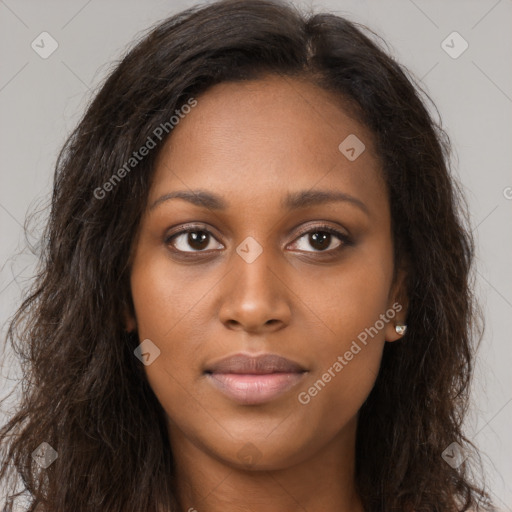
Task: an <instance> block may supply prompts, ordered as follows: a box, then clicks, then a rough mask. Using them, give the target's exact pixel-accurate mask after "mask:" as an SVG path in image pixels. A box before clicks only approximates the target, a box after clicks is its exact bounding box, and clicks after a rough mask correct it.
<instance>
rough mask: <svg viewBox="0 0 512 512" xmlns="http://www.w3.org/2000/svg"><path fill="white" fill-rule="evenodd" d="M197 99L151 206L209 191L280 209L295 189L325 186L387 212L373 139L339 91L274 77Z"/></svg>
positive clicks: (162, 168)
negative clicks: (180, 194) (182, 193)
mask: <svg viewBox="0 0 512 512" xmlns="http://www.w3.org/2000/svg"><path fill="white" fill-rule="evenodd" d="M196 99H197V106H196V107H194V108H193V109H191V111H190V113H188V114H187V115H185V116H184V118H183V119H181V120H180V122H179V124H178V125H177V126H176V127H175V128H174V130H173V131H172V133H171V136H170V137H169V138H168V139H167V141H166V143H165V145H164V146H163V148H162V150H161V152H160V154H159V158H158V160H157V167H156V170H155V176H154V180H153V184H152V188H151V191H150V197H149V202H151V201H152V200H155V199H156V197H157V196H158V195H160V194H164V193H168V192H171V191H172V190H174V189H178V188H179V189H184V188H189V189H198V188H201V189H208V190H214V191H215V192H216V193H218V194H220V195H223V196H225V197H227V198H231V199H232V201H231V203H233V204H236V203H238V204H239V205H241V206H243V205H246V206H247V205H248V204H251V203H256V202H259V203H261V201H262V200H264V201H265V202H266V204H267V205H270V203H273V204H274V203H275V204H276V206H277V205H278V204H280V201H281V198H282V196H283V195H284V193H286V192H288V191H293V190H296V189H297V190H298V189H301V190H303V189H311V188H322V189H336V190H340V191H343V192H345V193H348V194H352V195H356V196H358V197H360V198H361V200H363V201H366V202H369V203H371V205H373V206H374V207H375V209H377V210H378V209H379V208H380V209H382V208H386V203H387V195H386V193H385V185H384V181H383V179H382V173H381V168H380V161H379V158H378V156H377V154H376V153H375V149H374V142H373V135H372V133H371V132H370V131H369V130H368V129H367V128H366V127H365V126H364V125H362V124H361V123H359V122H358V121H357V120H355V119H354V118H353V117H351V116H350V115H349V114H348V112H347V111H346V109H344V108H343V106H342V105H343V103H342V101H341V99H340V98H338V97H336V96H334V95H333V94H332V93H329V92H327V91H325V90H323V89H321V88H319V87H317V86H315V85H313V84H311V83H309V82H307V81H304V80H299V79H295V78H290V77H286V78H285V77H280V76H269V77H266V78H264V79H259V80H253V81H248V82H227V83H221V84H218V85H216V86H214V87H212V88H210V89H208V90H207V91H206V92H205V93H203V94H202V95H200V96H199V97H197V98H196ZM363 144H364V146H363ZM340 145H341V149H340ZM363 147H364V150H363V151H362V152H361V150H362V148H363ZM352 148H354V151H351V150H352ZM347 149H349V153H346V150H347ZM344 151H345V152H344ZM359 152H361V153H360V154H359ZM354 154H355V156H356V158H355V159H353V156H354ZM358 154H359V156H357V155H358ZM347 156H348V157H351V158H348V157H347ZM316 186H318V187H316ZM274 200H275V201H274Z"/></svg>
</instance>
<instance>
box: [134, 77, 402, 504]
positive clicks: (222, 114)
mask: <svg viewBox="0 0 512 512" xmlns="http://www.w3.org/2000/svg"><path fill="white" fill-rule="evenodd" d="M197 100H198V104H197V106H196V107H195V108H193V109H192V111H191V112H190V113H189V114H188V115H187V116H186V117H185V118H184V119H183V120H182V121H181V122H180V123H179V125H178V126H176V127H175V128H174V130H173V133H172V136H171V137H170V138H169V139H168V140H167V142H166V144H165V145H164V146H163V148H162V151H161V152H160V154H159V158H158V162H157V167H156V171H155V176H154V181H153V182H152V186H151V190H150V193H149V197H148V208H147V210H146V213H145V214H144V216H143V218H142V220H141V224H140V229H139V231H138V233H137V236H136V238H135V240H134V245H133V252H132V264H131V291H132V296H133V302H134V306H135V317H131V316H129V315H128V316H127V329H128V330H132V329H137V330H138V334H139V338H140V340H141V341H142V340H144V339H146V338H149V339H151V340H152V341H153V343H154V344H155V345H157V346H158V348H159V349H160V351H161V354H160V356H159V357H158V358H156V359H155V360H154V362H153V363H151V364H150V365H148V366H145V371H146V374H147V377H148V380H149V383H150V385H151V387H152V389H153V390H154V392H155V394H156V396H157V398H158V400H159V401H160V403H161V404H162V406H163V408H164V410H165V412H166V414H167V417H168V425H169V439H170V444H171V448H172V451H173V454H174V457H175V460H176V467H177V489H178V493H179V498H180V501H181V506H182V509H183V510H187V511H188V510H190V512H192V510H197V511H198V512H201V511H206V510H207V511H208V512H217V511H219V512H220V511H223V512H226V511H240V510H247V511H252V512H278V511H279V512H283V511H289V512H292V511H299V510H300V511H304V510H308V511H309V512H320V511H322V512H334V511H336V512H340V511H347V512H348V511H351V512H359V511H362V510H363V508H362V506H361V501H360V497H359V496H358V495H357V493H356V491H355V487H354V464H355V436H356V427H357V414H358V411H359V409H360V407H361V405H362V404H363V402H364V400H365V399H366V397H367V396H368V394H369V393H370V391H371V389H372V387H373V385H374V382H375V378H376V375H377V372H378V369H379V365H380V361H381V356H382V350H383V347H384V343H385V342H386V341H388V342H392V341H394V340H396V339H398V338H399V336H398V335H397V333H396V332H395V329H394V326H395V324H396V323H403V321H404V319H405V316H406V308H405V301H404V300H403V290H402V286H401V283H402V282H403V277H404V276H403V273H402V272H401V271H400V272H398V273H397V276H398V277H397V279H395V280H394V279H393V271H394V261H393V243H392V236H391V221H390V209H389V202H388V197H387V192H386V187H385V184H384V181H383V178H382V174H381V169H380V163H379V159H378V156H377V154H376V153H375V150H374V142H373V137H372V134H371V133H370V132H369V131H368V130H367V129H366V128H365V127H364V126H363V125H361V124H360V123H358V122H357V121H355V120H354V119H353V118H351V117H349V115H348V114H347V111H346V109H344V108H342V104H341V102H340V101H339V99H337V98H336V97H334V96H333V95H331V93H328V92H326V91H324V90H322V89H319V88H318V87H316V86H315V85H312V84H311V83H309V82H307V81H304V80H300V79H296V78H294V79H292V78H286V79H285V78H282V77H277V76H267V77H265V78H262V79H259V80H254V81H250V82H244V83H222V84H219V85H216V86H214V87H213V88H211V89H209V90H208V91H206V92H205V93H204V94H203V95H201V96H199V97H198V98H197ZM349 134H356V135H357V137H358V138H359V139H360V140H362V141H363V142H364V144H365V146H366V150H365V151H364V152H363V153H362V154H361V155H360V156H359V157H358V158H357V159H356V160H355V161H349V160H348V159H347V158H346V157H345V156H344V155H343V154H342V153H341V152H340V150H339V149H338V146H339V144H340V143H341V142H342V141H343V140H344V139H345V138H346V137H347V136H348V135H349ZM199 189H201V190H204V191H208V192H210V193H214V194H216V195H218V196H220V197H221V198H222V199H223V200H224V201H225V202H226V203H227V207H226V209H225V210H214V209H213V208H211V207H205V206H204V205H203V206H201V205H194V204H192V203H191V202H189V201H186V200H184V199H177V198H174V199H168V200H163V201H161V202H159V204H157V205H156V206H154V207H153V208H151V205H153V203H154V202H155V201H157V200H158V199H159V198H161V197H162V196H164V195H165V194H168V193H170V192H173V191H177V190H185V191H191V190H194V191H196V190H199ZM310 189H315V190H328V191H337V192H342V193H344V194H349V195H350V196H353V197H354V198H356V199H357V200H358V201H360V202H362V203H363V204H364V207H363V208H361V207H359V206H357V205H356V204H355V203H353V202H350V201H338V202H332V201H331V202H322V203H319V204H315V205H309V206H307V207H303V208H295V209H291V210H288V209H286V208H284V207H283V206H282V205H281V201H282V200H283V198H284V197H285V196H286V195H287V194H288V193H293V192H298V191H303V190H310ZM364 210H366V211H364ZM187 223H200V224H201V225H200V226H199V227H198V228H197V227H196V228H194V227H193V228H192V229H191V231H194V229H195V231H196V232H197V231H202V230H203V231H204V229H208V230H209V231H210V232H211V234H212V235H211V237H209V238H207V240H206V242H205V243H204V245H203V247H205V248H204V249H201V248H200V247H199V249H198V246H197V245H190V243H187V240H188V242H190V238H188V237H187V234H184V235H181V236H180V235H178V238H174V239H172V240H171V241H169V238H168V237H169V235H172V234H174V233H176V232H177V231H179V230H180V229H183V227H184V225H185V224H187ZM323 224H327V225H328V226H330V227H332V228H334V229H336V230H338V231H340V232H341V233H342V234H346V235H348V236H349V237H350V239H351V240H352V244H349V245H345V244H344V242H343V241H340V240H339V239H338V238H337V237H336V236H335V235H332V236H331V237H330V239H329V238H328V240H327V242H326V245H325V247H326V248H325V249H324V250H323V252H322V250H321V249H322V246H320V248H319V245H318V243H317V244H315V243H314V241H313V242H311V238H310V237H309V235H308V234H307V233H306V234H302V233H301V232H300V230H301V229H303V228H304V229H305V230H307V232H309V233H310V234H312V233H315V232H317V233H318V232H319V231H320V232H322V229H319V228H320V227H321V226H322V225H323ZM309 228H311V229H309ZM315 228H317V229H316V231H315ZM249 236H250V237H253V238H254V239H255V240H256V241H257V242H258V244H259V245H260V246H261V248H262V250H263V252H262V253H261V254H260V255H259V256H258V257H257V258H256V260H255V261H253V262H252V263H248V262H247V261H245V260H244V259H243V258H242V257H240V256H239V254H238V253H237V252H236V248H237V247H238V246H239V245H240V244H241V243H242V241H244V240H245V239H246V238H247V237H249ZM192 244H193V241H192ZM336 247H338V248H339V250H336ZM173 249H174V250H173ZM179 250H181V251H188V252H186V254H187V255H190V256H191V257H190V258H188V259H185V258H184V257H181V256H180V255H179V254H180V253H179ZM201 250H202V251H203V253H201V252H200V251H201ZM194 251H195V252H194ZM181 254H183V253H181ZM329 254H330V255H329ZM400 299H402V300H400ZM395 302H399V303H400V304H402V305H404V307H403V309H402V311H400V312H399V313H397V314H396V316H395V318H394V319H393V320H391V321H389V322H387V323H386V324H385V326H384V328H382V329H381V330H379V332H378V334H377V335H376V336H375V337H374V338H373V339H371V340H370V342H369V343H368V344H367V345H366V346H364V347H363V348H362V350H361V351H360V352H359V353H358V354H357V355H355V356H354V357H353V359H352V360H351V361H349V362H347V363H348V364H347V365H346V366H344V367H343V369H342V371H340V372H339V373H337V374H336V376H335V377H334V378H332V379H331V381H330V382H329V383H327V384H326V385H325V387H324V388H323V389H322V390H321V391H320V392H318V394H317V395H316V396H314V397H312V398H311V400H310V402H309V403H307V404H302V403H300V402H299V400H298V394H299V393H300V392H303V391H307V390H308V389H309V388H310V387H311V386H313V384H314V383H315V382H316V381H318V379H320V378H321V377H322V374H324V373H325V372H326V371H327V369H328V368H330V367H332V366H333V363H334V362H335V361H336V360H337V358H338V356H343V354H345V352H346V351H347V350H349V348H350V346H351V343H352V341H353V340H356V339H357V336H358V335H359V334H360V333H361V332H362V331H364V329H365V328H367V327H370V326H373V325H374V324H375V323H376V321H377V320H378V319H379V317H380V315H382V314H384V313H385V312H386V310H388V309H389V308H391V307H392V305H393V304H394V303H395ZM239 352H245V353H251V354H260V353H276V354H279V355H282V356H285V357H287V358H289V359H291V360H293V361H295V362H297V363H299V364H300V365H302V366H303V367H304V368H306V369H307V370H308V372H307V373H306V374H305V375H304V377H303V379H302V381H301V382H300V383H299V385H298V386H296V387H294V388H293V389H291V390H289V391H288V392H286V393H285V394H283V395H281V396H279V397H278V398H276V399H274V400H272V401H270V402H267V403H264V404H259V405H242V404H239V403H236V402H234V401H232V400H230V399H229V398H227V397H226V396H224V395H223V394H221V393H220V392H219V391H217V390H216V389H215V388H214V387H213V386H212V385H211V384H210V383H209V380H208V379H207V377H206V376H205V374H204V370H205V367H206V366H207V365H208V364H209V363H211V362H212V361H214V360H219V359H221V358H223V357H225V356H228V355H233V354H235V353H239ZM244 454H245V455H247V454H248V455H249V456H252V459H251V457H249V459H244V458H243V457H242V455H244ZM246 460H252V465H247V464H246V462H245V461H246ZM191 509H192V510H191Z"/></svg>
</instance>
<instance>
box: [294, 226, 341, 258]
mask: <svg viewBox="0 0 512 512" xmlns="http://www.w3.org/2000/svg"><path fill="white" fill-rule="evenodd" d="M350 244H351V241H350V238H349V236H348V235H346V234H345V233H341V232H340V231H338V230H336V229H334V228H332V227H330V226H316V227H315V228H313V229H309V230H308V231H306V232H303V233H302V234H301V235H300V236H299V238H297V239H296V241H295V242H294V244H293V245H295V249H296V250H299V251H304V252H335V251H337V250H340V249H341V248H342V247H343V246H345V245H350ZM308 245H309V247H313V251H311V250H308Z"/></svg>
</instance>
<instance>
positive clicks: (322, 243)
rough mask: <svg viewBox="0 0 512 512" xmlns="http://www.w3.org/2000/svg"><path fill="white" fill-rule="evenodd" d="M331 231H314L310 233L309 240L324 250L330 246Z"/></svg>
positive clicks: (315, 246)
mask: <svg viewBox="0 0 512 512" xmlns="http://www.w3.org/2000/svg"><path fill="white" fill-rule="evenodd" d="M330 237H331V234H330V233H326V232H325V231H319V232H317V233H312V234H310V235H309V240H310V243H311V245H312V246H313V247H314V248H315V249H318V250H323V249H326V248H327V247H329V243H330Z"/></svg>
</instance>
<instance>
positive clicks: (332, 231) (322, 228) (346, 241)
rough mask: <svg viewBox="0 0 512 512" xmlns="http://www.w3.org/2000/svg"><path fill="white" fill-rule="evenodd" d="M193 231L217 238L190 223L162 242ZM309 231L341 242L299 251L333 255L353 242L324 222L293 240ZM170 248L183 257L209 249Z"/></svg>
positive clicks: (306, 231)
mask: <svg viewBox="0 0 512 512" xmlns="http://www.w3.org/2000/svg"><path fill="white" fill-rule="evenodd" d="M194 232H202V233H206V234H207V235H208V236H209V237H212V238H213V239H215V240H217V239H216V238H215V236H214V234H213V233H212V232H211V231H210V230H209V229H208V228H207V227H206V226H202V225H190V226H187V228H185V229H182V230H181V231H177V232H176V233H173V234H172V235H168V236H166V237H165V240H164V243H165V244H166V245H171V246H172V240H173V239H175V238H177V237H178V236H180V235H184V234H188V233H194ZM310 233H329V234H331V235H334V236H335V237H337V238H338V239H339V241H340V242H341V244H340V245H339V246H338V247H335V248H334V249H329V250H324V251H318V250H313V251H299V252H307V253H313V254H318V255H323V254H326V255H334V254H337V253H338V252H340V251H341V250H342V249H343V248H344V247H346V246H350V245H353V242H352V240H351V238H350V237H349V236H348V235H346V234H345V233H342V232H340V231H338V230H337V229H334V228H333V227H331V226H328V225H325V224H323V225H318V226H314V227H312V228H309V229H307V230H304V231H301V232H300V233H299V234H298V236H297V237H296V238H295V239H294V242H295V241H296V240H299V239H301V238H302V237H303V236H304V235H308V234H310ZM219 243H220V242H219ZM172 250H173V251H174V252H175V253H177V254H179V255H181V256H183V257H194V256H193V255H195V254H201V253H208V252H209V251H205V250H199V251H198V250H192V251H180V250H179V249H176V248H173V249H172Z"/></svg>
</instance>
